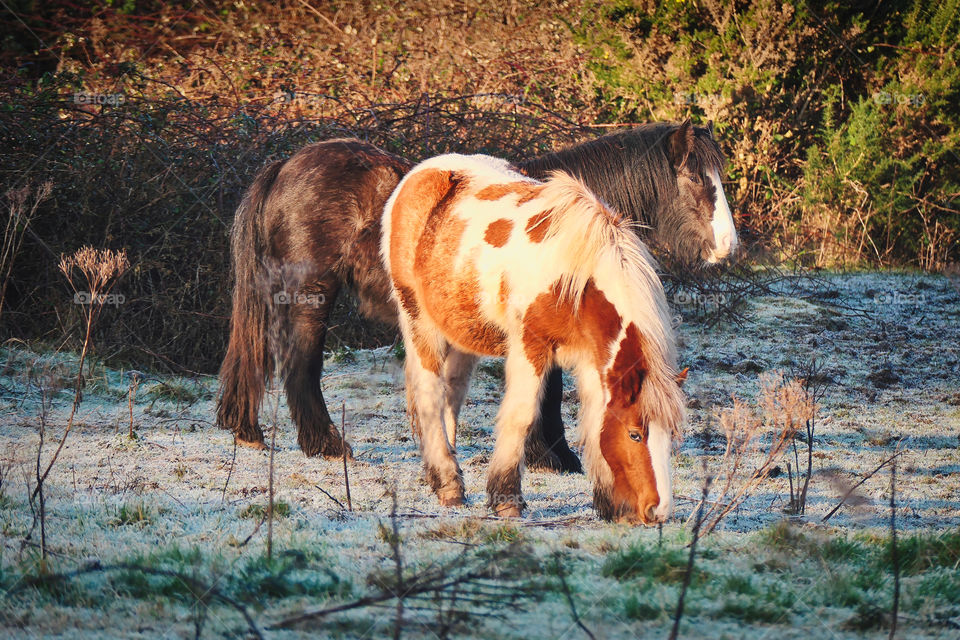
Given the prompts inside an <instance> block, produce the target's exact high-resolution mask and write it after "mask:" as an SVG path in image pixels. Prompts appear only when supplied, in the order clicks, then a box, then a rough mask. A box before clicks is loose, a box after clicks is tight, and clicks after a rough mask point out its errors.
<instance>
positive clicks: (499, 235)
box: [483, 218, 513, 248]
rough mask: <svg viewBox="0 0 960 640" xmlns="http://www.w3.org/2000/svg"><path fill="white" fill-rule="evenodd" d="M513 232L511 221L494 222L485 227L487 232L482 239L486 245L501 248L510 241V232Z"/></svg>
mask: <svg viewBox="0 0 960 640" xmlns="http://www.w3.org/2000/svg"><path fill="white" fill-rule="evenodd" d="M512 230H513V221H512V220H507V219H506V218H500V219H499V220H494V221H493V222H491V223H490V224H489V225H487V230H486V232H484V234H483V239H484V240H485V241H486V242H487V244H489V245H492V246H494V247H497V248H499V247H502V246H503V245H505V244H507V241H508V240H510V232H511V231H512Z"/></svg>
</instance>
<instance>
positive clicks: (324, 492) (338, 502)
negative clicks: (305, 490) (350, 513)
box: [313, 484, 347, 511]
mask: <svg viewBox="0 0 960 640" xmlns="http://www.w3.org/2000/svg"><path fill="white" fill-rule="evenodd" d="M313 487H314V488H315V489H319V490H320V492H321V493H322V494H323V495H325V496H327V497H328V498H330V499H331V500H333V501H334V502H335V503H337V506H338V507H340V509H341V510H342V511H346V509H347V508H346V507H345V506H343V503H342V502H340V501H339V500H337V499H336V498H334V497H333V496H332V495H330V494H329V493H328V492H327V490H326V489H324V488H323V487H321V486H320V485H318V484H315V485H313Z"/></svg>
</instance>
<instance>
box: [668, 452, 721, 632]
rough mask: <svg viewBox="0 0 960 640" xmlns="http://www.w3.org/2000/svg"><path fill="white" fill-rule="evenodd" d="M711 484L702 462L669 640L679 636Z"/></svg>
mask: <svg viewBox="0 0 960 640" xmlns="http://www.w3.org/2000/svg"><path fill="white" fill-rule="evenodd" d="M712 483H713V476H711V475H710V473H709V472H708V471H707V461H706V459H704V461H703V495H702V496H701V498H700V504H699V505H698V506H697V510H696V511H695V512H694V521H693V540H691V541H690V555H688V556H687V570H686V573H684V574H683V585H682V586H681V587H680V598H678V599H677V609H676V611H675V612H674V615H673V627H672V628H671V629H670V636H669V640H677V636H678V635H679V634H680V619H681V618H682V617H683V606H684V601H685V599H686V597H687V590H688V589H689V588H690V579H691V578H692V577H693V563H694V560H695V559H696V554H697V541H698V540H700V527H701V526H702V525H703V520H704V508H705V507H706V506H707V496H709V495H710V485H711V484H712Z"/></svg>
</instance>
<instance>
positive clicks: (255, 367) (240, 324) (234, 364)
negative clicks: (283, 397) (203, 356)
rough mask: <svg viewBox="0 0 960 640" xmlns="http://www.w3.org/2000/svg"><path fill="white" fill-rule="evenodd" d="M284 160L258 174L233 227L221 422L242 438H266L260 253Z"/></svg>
mask: <svg viewBox="0 0 960 640" xmlns="http://www.w3.org/2000/svg"><path fill="white" fill-rule="evenodd" d="M285 162H286V161H284V160H281V161H278V162H274V163H273V164H271V165H269V166H267V167H264V168H263V169H261V170H260V173H258V174H257V177H256V178H255V179H254V181H253V184H252V185H250V188H249V189H248V190H247V193H246V194H245V195H244V197H243V201H242V202H241V203H240V206H239V207H238V208H237V213H236V216H234V220H233V228H232V230H231V232H230V257H231V265H232V271H233V310H232V312H231V315H230V343H229V345H228V346H227V354H226V356H224V358H223V364H222V365H221V367H220V394H219V397H218V400H217V425H218V426H219V427H221V428H223V429H230V430H231V431H233V432H234V435H235V436H236V437H237V438H238V439H239V440H241V441H244V442H247V443H253V444H260V443H262V442H263V432H262V431H261V430H260V426H259V424H258V414H259V412H260V402H261V400H262V399H263V393H264V386H265V381H266V379H267V377H268V376H270V375H272V361H271V359H270V358H269V357H268V350H267V344H266V341H267V334H266V329H267V305H266V299H265V297H264V293H263V292H262V291H260V289H259V286H258V282H260V281H262V278H258V272H259V270H260V269H261V268H262V264H261V261H260V257H261V256H263V255H266V251H267V235H266V221H265V219H264V215H263V206H264V202H265V201H266V199H267V196H268V195H269V194H270V189H271V188H272V187H273V183H274V181H275V180H276V178H277V174H278V173H280V169H281V168H282V167H283V165H284V163H285Z"/></svg>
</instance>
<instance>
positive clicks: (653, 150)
mask: <svg viewBox="0 0 960 640" xmlns="http://www.w3.org/2000/svg"><path fill="white" fill-rule="evenodd" d="M517 166H518V167H519V168H520V171H521V172H522V173H524V174H525V175H528V176H530V177H533V178H540V179H542V178H544V177H545V176H546V175H547V174H548V173H549V172H550V171H555V170H562V171H565V172H567V173H568V174H570V175H573V176H575V177H576V178H577V179H579V180H581V181H582V182H583V183H584V184H585V185H587V187H588V188H589V189H590V190H591V191H592V192H593V193H595V194H597V195H598V196H599V197H600V198H601V199H602V200H603V201H604V202H605V203H607V204H608V205H610V206H611V207H612V208H613V209H614V210H615V211H617V212H619V213H620V214H621V215H623V216H625V217H627V218H630V219H633V220H635V221H636V222H638V223H639V224H638V225H637V226H636V227H635V228H634V231H635V232H636V233H638V234H639V235H640V236H641V237H642V238H643V239H644V240H645V241H646V242H649V243H650V245H651V246H652V247H655V248H659V249H660V250H662V251H664V252H665V253H669V254H670V256H671V257H672V258H674V259H678V260H681V261H684V262H687V263H690V264H697V263H701V262H708V263H709V262H716V261H718V260H722V259H724V257H726V256H729V255H731V254H732V253H733V252H734V251H735V249H736V247H737V234H736V229H735V228H734V225H733V218H732V216H731V214H730V209H729V207H728V206H727V201H726V198H725V197H724V194H723V189H722V185H721V182H720V180H721V177H722V176H723V158H722V156H721V153H720V147H719V146H718V145H717V142H716V140H715V139H714V137H713V131H712V127H709V126H708V127H694V126H692V124H691V123H690V121H689V120H688V121H686V122H683V123H670V122H658V123H651V124H647V125H641V126H638V127H634V128H633V129H629V130H627V131H620V132H617V133H612V134H608V135H605V136H602V137H600V138H596V139H593V140H589V141H587V142H584V143H581V144H578V145H574V146H572V147H569V148H566V149H562V150H559V151H557V152H554V153H549V154H546V155H544V156H540V157H537V158H528V159H526V160H522V161H520V162H518V163H517ZM412 167H413V163H412V162H409V161H408V160H406V159H404V158H400V157H398V156H395V155H392V154H390V153H387V152H386V151H383V150H381V149H378V148H377V147H375V146H373V145H371V144H369V143H366V142H361V141H360V140H327V141H325V142H319V143H316V144H311V145H308V146H306V147H305V148H303V149H302V150H300V151H299V152H298V153H296V154H295V155H294V156H293V157H291V158H289V159H286V160H280V161H278V162H275V163H273V164H271V165H269V166H267V167H265V168H264V169H263V170H261V171H260V173H259V174H258V175H257V177H256V179H255V180H254V181H253V184H252V185H251V186H250V188H249V190H248V191H247V193H246V196H245V197H244V199H243V202H242V203H241V205H240V207H239V208H238V209H237V214H236V217H235V219H234V222H233V231H232V233H231V257H232V270H233V276H234V286H233V310H232V312H231V316H230V343H229V346H228V348H227V352H226V354H225V356H224V359H223V366H222V367H221V369H220V385H221V389H220V393H219V396H218V399H217V418H216V420H217V424H218V425H219V426H221V427H223V428H225V429H230V430H231V431H233V432H234V434H236V440H237V442H238V443H240V444H246V445H248V446H257V447H265V445H264V440H263V431H262V430H261V429H260V425H259V418H258V416H259V411H260V404H261V401H262V399H263V393H264V388H265V384H264V383H265V380H266V379H268V378H269V377H270V376H271V375H272V373H273V370H272V367H273V361H272V359H271V358H270V357H269V349H268V348H267V334H268V331H267V324H268V323H267V318H268V315H269V312H268V302H267V301H268V298H267V297H266V296H264V295H263V291H262V286H261V283H262V282H264V280H265V279H268V278H266V277H265V276H266V273H265V271H266V267H265V265H266V264H268V263H280V264H298V265H312V269H311V272H310V273H309V274H307V277H306V278H305V279H304V281H303V283H302V285H301V287H300V290H299V291H297V292H290V293H295V294H296V295H295V296H294V298H293V299H294V300H296V299H300V298H301V294H305V295H303V296H302V297H303V298H304V299H307V300H311V301H317V302H315V303H313V302H312V303H311V304H287V305H279V306H275V307H274V309H273V310H274V311H275V312H278V313H279V314H280V315H282V316H284V317H285V320H286V321H288V322H289V324H290V336H291V345H290V353H289V358H288V362H287V363H286V364H287V366H286V372H285V373H286V375H285V376H284V388H285V390H286V394H287V402H288V403H289V405H290V415H291V417H292V418H293V422H294V424H296V426H297V440H298V442H299V443H300V447H301V449H302V450H303V452H304V453H305V454H307V455H309V456H314V455H324V456H332V457H336V458H339V457H340V456H341V454H342V443H343V442H344V441H343V439H342V438H341V436H340V434H339V433H338V432H337V429H336V427H334V425H333V421H332V420H331V418H330V414H329V412H328V411H327V406H326V402H325V401H324V398H323V392H322V390H321V386H320V380H321V377H322V373H323V360H324V344H325V338H326V335H327V327H328V325H329V318H330V313H331V310H332V309H333V306H334V304H335V303H336V301H337V299H338V297H339V296H340V295H341V294H342V293H343V292H344V291H349V292H351V293H352V294H353V295H354V296H355V297H356V298H357V300H358V302H359V303H360V304H359V308H360V311H361V313H363V314H364V315H366V316H367V317H370V318H375V319H377V320H380V321H382V322H386V323H390V324H395V323H396V322H397V309H396V306H395V305H394V304H393V302H392V301H391V300H390V284H389V279H388V277H387V273H386V272H385V271H384V269H383V263H382V262H381V260H380V255H379V250H380V218H381V216H382V214H383V207H384V204H385V203H386V201H387V198H389V197H390V194H391V193H392V192H393V190H394V188H395V187H396V186H397V183H399V182H400V180H401V178H402V177H403V176H404V174H405V173H406V172H407V171H409V170H410V169H411V168H412ZM562 395H563V385H562V378H561V375H560V370H559V369H554V370H553V371H552V372H551V373H550V374H549V376H548V379H547V384H546V390H545V391H544V394H543V402H542V406H541V411H540V413H539V420H538V422H537V423H536V424H535V425H533V428H532V429H531V430H530V439H529V440H528V441H527V447H526V455H527V464H528V465H530V466H531V467H539V468H549V469H554V470H557V471H576V472H578V471H580V470H581V465H580V460H579V459H578V458H577V456H576V454H574V452H573V451H571V450H570V448H569V446H568V445H567V441H566V438H565V436H564V430H563V421H562V419H561V414H560V401H561V397H562Z"/></svg>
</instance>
